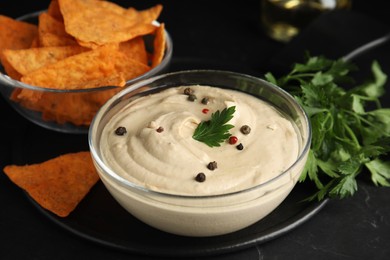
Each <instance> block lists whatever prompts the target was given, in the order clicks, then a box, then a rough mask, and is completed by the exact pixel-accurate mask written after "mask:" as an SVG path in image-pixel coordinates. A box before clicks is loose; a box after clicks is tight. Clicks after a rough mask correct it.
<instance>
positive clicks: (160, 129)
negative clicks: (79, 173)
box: [156, 126, 164, 133]
mask: <svg viewBox="0 0 390 260" xmlns="http://www.w3.org/2000/svg"><path fill="white" fill-rule="evenodd" d="M156 131H157V132H158V133H161V132H163V131H164V127H162V126H160V127H159V128H157V129H156Z"/></svg>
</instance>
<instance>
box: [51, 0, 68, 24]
mask: <svg viewBox="0 0 390 260" xmlns="http://www.w3.org/2000/svg"><path fill="white" fill-rule="evenodd" d="M47 13H48V14H49V15H50V16H51V17H53V18H54V19H56V20H58V21H60V22H63V21H64V19H63V17H62V14H61V11H60V6H59V4H58V0H52V1H51V2H50V4H49V7H48V8H47Z"/></svg>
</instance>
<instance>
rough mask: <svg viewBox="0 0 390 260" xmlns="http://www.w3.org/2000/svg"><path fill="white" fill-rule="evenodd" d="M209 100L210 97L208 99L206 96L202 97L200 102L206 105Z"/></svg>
mask: <svg viewBox="0 0 390 260" xmlns="http://www.w3.org/2000/svg"><path fill="white" fill-rule="evenodd" d="M209 101H210V99H209V98H208V97H204V98H202V101H201V103H202V104H203V105H207V104H208V103H209Z"/></svg>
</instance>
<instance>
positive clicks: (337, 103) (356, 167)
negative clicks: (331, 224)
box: [265, 55, 390, 200]
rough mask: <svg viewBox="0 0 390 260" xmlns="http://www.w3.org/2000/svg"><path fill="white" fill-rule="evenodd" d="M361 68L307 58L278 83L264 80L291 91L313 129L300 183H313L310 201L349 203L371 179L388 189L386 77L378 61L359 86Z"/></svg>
mask: <svg viewBox="0 0 390 260" xmlns="http://www.w3.org/2000/svg"><path fill="white" fill-rule="evenodd" d="M357 69H358V68H357V66H356V65H355V64H353V63H352V62H349V61H345V60H343V59H338V60H331V59H327V58H325V57H323V56H315V57H310V56H309V55H308V56H307V57H306V61H305V63H297V64H294V66H293V68H292V70H291V71H290V72H289V73H287V74H285V75H283V76H281V77H279V78H276V77H275V76H274V75H272V74H271V73H267V74H266V75H265V79H266V80H268V81H269V82H271V83H274V84H276V85H278V86H280V87H282V88H284V89H286V90H287V91H289V92H290V93H291V94H292V95H293V96H294V97H295V98H296V99H297V101H298V102H299V103H300V104H301V105H302V107H303V108H304V110H305V111H306V113H307V114H308V116H309V118H310V122H311V125H312V143H311V149H310V151H309V156H308V161H307V163H306V166H305V169H304V171H303V173H302V175H301V176H300V181H301V182H303V181H312V182H313V183H314V185H315V187H316V188H317V192H315V194H313V195H312V196H311V197H310V198H309V199H310V200H313V199H318V200H322V199H324V198H326V197H331V198H340V199H342V198H346V197H350V196H352V195H353V194H354V193H355V192H356V191H357V189H358V183H357V180H356V177H357V176H358V175H359V174H361V173H365V174H367V173H368V174H370V176H371V180H372V182H373V183H374V184H375V185H377V186H387V187H390V162H386V161H384V160H383V156H384V155H385V154H387V153H388V152H389V151H390V108H382V106H381V102H380V99H379V98H380V97H381V96H382V95H383V94H384V92H385V89H384V85H385V83H386V80H387V76H386V75H385V74H384V73H383V72H382V70H381V67H380V65H379V63H378V62H377V61H373V62H372V65H371V72H372V77H371V78H370V79H368V80H367V81H365V82H364V83H362V84H357V83H356V82H355V79H354V78H353V77H352V76H351V74H350V73H351V72H353V71H356V70H357Z"/></svg>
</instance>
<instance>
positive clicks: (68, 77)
mask: <svg viewBox="0 0 390 260" xmlns="http://www.w3.org/2000/svg"><path fill="white" fill-rule="evenodd" d="M149 69H150V68H149V67H148V66H147V65H145V64H142V63H140V62H138V61H135V60H133V59H130V58H128V57H126V55H125V54H124V53H122V52H120V51H119V50H118V46H115V45H106V46H103V47H99V48H97V49H94V50H90V51H86V52H82V53H80V54H77V55H73V56H70V57H68V58H65V59H63V60H60V61H58V62H56V63H54V64H49V65H47V66H45V67H43V68H40V69H38V70H35V71H33V72H31V73H29V74H27V75H25V76H23V77H22V78H21V81H22V82H24V83H26V84H29V85H33V86H40V87H43V88H56V89H80V88H85V86H87V88H88V87H92V86H91V85H89V84H88V82H89V81H95V80H97V79H99V78H108V77H112V76H113V75H119V74H120V73H123V75H124V77H125V78H126V79H129V78H134V77H136V76H139V75H141V74H143V73H145V72H147V71H148V70H149ZM122 86H124V85H120V86H119V87H122Z"/></svg>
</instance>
